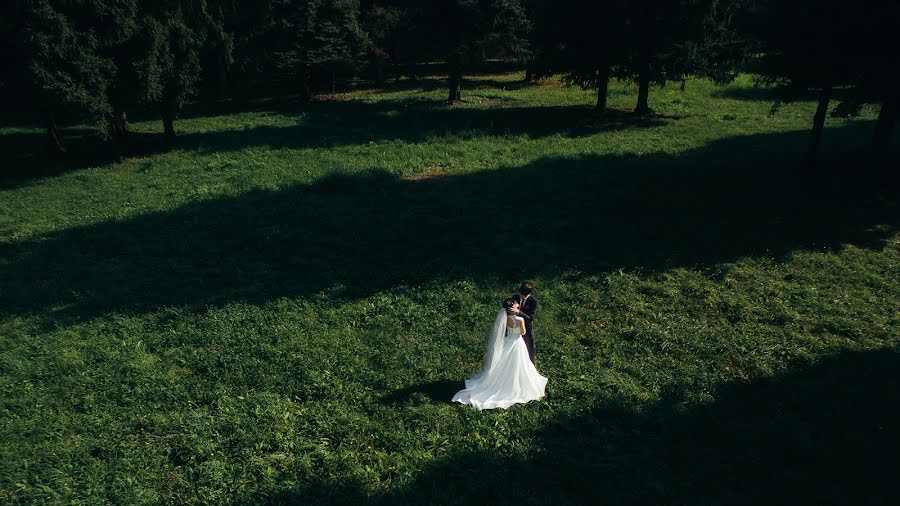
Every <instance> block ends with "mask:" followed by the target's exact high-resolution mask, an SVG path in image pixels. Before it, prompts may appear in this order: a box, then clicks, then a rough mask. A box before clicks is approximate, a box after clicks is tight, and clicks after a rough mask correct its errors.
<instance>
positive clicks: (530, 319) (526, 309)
mask: <svg viewBox="0 0 900 506" xmlns="http://www.w3.org/2000/svg"><path fill="white" fill-rule="evenodd" d="M512 298H513V299H515V300H516V301H517V302H518V303H519V313H518V314H519V316H521V317H522V318H524V319H525V335H524V336H522V339H524V340H525V347H526V348H528V357H529V358H531V363H532V364H534V363H535V361H534V314H535V313H537V309H538V300H537V298H535V296H534V285H532V284H531V283H529V282H528V281H526V282H524V283H522V286H520V287H519V293H517V294H514V295H513V296H512Z"/></svg>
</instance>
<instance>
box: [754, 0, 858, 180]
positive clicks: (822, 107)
mask: <svg viewBox="0 0 900 506" xmlns="http://www.w3.org/2000/svg"><path fill="white" fill-rule="evenodd" d="M745 7H746V11H745V12H746V15H745V17H744V23H745V26H744V30H746V31H747V33H748V34H749V36H750V37H751V39H752V40H753V41H754V44H755V48H754V52H755V53H756V54H757V55H758V56H757V58H756V62H755V65H754V69H755V70H756V71H757V72H758V73H759V76H760V81H761V82H762V83H764V84H766V85H768V86H772V87H773V88H774V90H775V93H776V98H777V102H776V105H775V107H776V108H777V105H778V104H779V103H780V102H785V101H791V100H795V99H797V98H805V97H808V96H810V95H812V96H814V97H815V100H816V112H815V114H814V116H813V124H812V135H811V136H810V140H809V146H808V149H807V158H808V162H809V164H810V166H812V165H813V164H814V163H815V159H816V155H817V153H818V150H819V145H820V144H821V141H822V132H823V130H824V125H825V118H826V115H827V112H828V108H829V104H830V103H831V99H832V95H833V91H834V90H835V89H836V88H838V87H843V86H848V85H852V84H853V79H852V78H851V76H852V75H853V74H854V72H853V65H852V64H850V62H851V61H852V54H851V45H850V44H849V43H848V42H849V41H850V40H852V36H853V31H854V30H855V28H854V27H853V24H852V23H847V22H845V21H846V20H847V16H849V15H851V12H852V11H853V10H854V9H855V7H854V6H853V5H852V4H847V3H846V2H839V1H837V0H799V1H795V2H781V1H776V0H755V1H752V2H748V3H747V5H746V6H745Z"/></svg>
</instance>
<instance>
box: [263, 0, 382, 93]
mask: <svg viewBox="0 0 900 506" xmlns="http://www.w3.org/2000/svg"><path fill="white" fill-rule="evenodd" d="M273 18H274V19H275V20H276V22H275V23H274V24H273V26H272V27H271V30H272V34H273V38H272V40H274V41H275V43H276V45H277V47H278V48H279V53H278V54H277V55H275V57H276V60H277V61H276V65H279V66H281V67H291V68H293V70H294V71H295V72H296V76H297V80H298V81H299V87H300V94H301V96H302V98H304V99H309V98H310V97H311V94H312V91H311V82H312V80H313V79H316V80H318V81H320V82H321V81H323V80H326V81H328V82H329V83H330V84H331V89H332V91H333V90H334V83H335V79H336V77H337V75H341V74H350V73H355V72H356V71H357V70H358V69H359V68H361V66H362V65H363V64H364V62H365V56H366V52H367V50H368V47H369V40H368V37H367V35H366V33H365V32H364V31H363V29H362V27H361V26H360V24H359V2H358V1H357V0H331V1H329V0H275V2H274V4H273Z"/></svg>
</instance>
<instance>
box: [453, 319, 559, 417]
mask: <svg viewBox="0 0 900 506" xmlns="http://www.w3.org/2000/svg"><path fill="white" fill-rule="evenodd" d="M506 319H507V316H506V309H502V308H501V309H500V311H498V312H497V316H496V318H494V326H493V327H492V328H491V333H490V335H488V344H487V350H486V351H485V353H484V364H483V366H482V368H481V372H479V373H478V374H476V375H475V376H473V377H471V378H469V379H467V380H466V388H465V389H464V390H460V391H459V392H456V395H454V396H453V402H460V403H463V404H469V405H471V406H472V407H474V408H475V409H479V410H481V409H494V408H502V409H506V408H508V407H510V406H512V405H513V404H519V403H525V402H529V401H533V400H537V399H540V398H541V397H543V396H544V389H545V388H546V386H547V378H545V377H543V376H541V375H540V373H538V370H537V368H535V366H534V364H532V363H531V359H529V358H528V348H526V347H525V341H523V340H522V335H521V334H520V325H521V324H520V322H521V321H522V317H521V316H516V317H514V320H515V327H514V328H509V329H508V328H507V327H506Z"/></svg>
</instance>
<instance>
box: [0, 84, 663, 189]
mask: <svg viewBox="0 0 900 506" xmlns="http://www.w3.org/2000/svg"><path fill="white" fill-rule="evenodd" d="M270 105H271V107H269V106H270ZM268 109H271V110H277V111H278V112H280V113H282V114H285V113H286V114H294V115H295V117H296V122H295V123H294V124H293V125H288V126H262V127H254V128H247V129H240V130H223V131H214V132H204V133H184V134H181V135H179V137H178V138H177V139H176V141H175V142H174V143H171V142H167V141H166V140H165V139H164V137H163V136H162V135H161V134H139V133H132V134H131V135H130V136H129V137H128V139H127V140H124V141H121V142H120V143H118V144H111V143H105V142H102V141H100V140H99V139H97V138H94V137H92V136H90V135H85V134H84V130H83V129H81V130H72V131H68V130H67V131H66V133H75V134H76V135H73V136H72V138H70V139H68V142H67V144H68V147H69V150H70V152H69V153H68V154H66V155H64V156H54V155H50V154H48V153H47V152H46V150H45V147H46V145H45V144H46V139H45V137H44V135H43V134H41V133H33V134H15V135H8V136H0V147H2V148H3V149H2V151H0V167H3V169H0V189H5V188H14V187H18V186H21V185H23V184H27V183H29V182H31V181H33V180H35V179H40V178H44V177H51V176H55V175H58V174H61V173H64V172H67V171H72V170H77V169H80V168H85V167H94V166H97V165H103V164H106V163H112V162H115V161H117V160H120V159H121V158H122V157H125V156H140V155H143V156H147V155H152V154H154V153H159V152H165V151H170V150H173V149H183V150H196V151H199V152H227V151H233V150H239V149H243V148H246V147H260V146H269V147H276V148H322V147H335V146H347V145H365V144H368V143H370V142H377V141H382V140H403V141H406V142H410V143H414V142H422V141H426V140H428V139H431V138H434V137H442V136H447V135H454V134H460V133H462V134H465V135H467V136H473V137H480V136H492V135H510V134H513V135H516V134H527V135H530V136H533V137H543V136H548V135H555V134H563V135H569V136H583V135H589V134H593V133H596V132H600V131H610V130H622V129H629V128H651V127H659V126H662V125H665V124H666V123H668V122H669V121H672V120H675V119H677V118H673V117H664V116H650V117H642V116H637V115H633V114H630V113H622V112H615V111H612V112H611V113H610V114H607V115H604V116H600V117H598V116H597V115H596V114H595V112H594V110H593V108H591V107H590V106H557V107H528V106H515V107H512V106H508V105H507V106H502V107H490V108H479V107H467V106H463V107H451V106H447V105H446V104H444V103H443V102H442V101H434V100H430V99H418V98H409V99H398V100H387V99H385V100H379V101H377V102H363V101H357V100H354V101H345V102H341V101H330V102H313V103H300V102H297V101H292V100H290V99H285V101H273V102H271V103H269V102H260V103H259V104H258V109H257V110H268ZM232 112H233V111H232Z"/></svg>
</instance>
